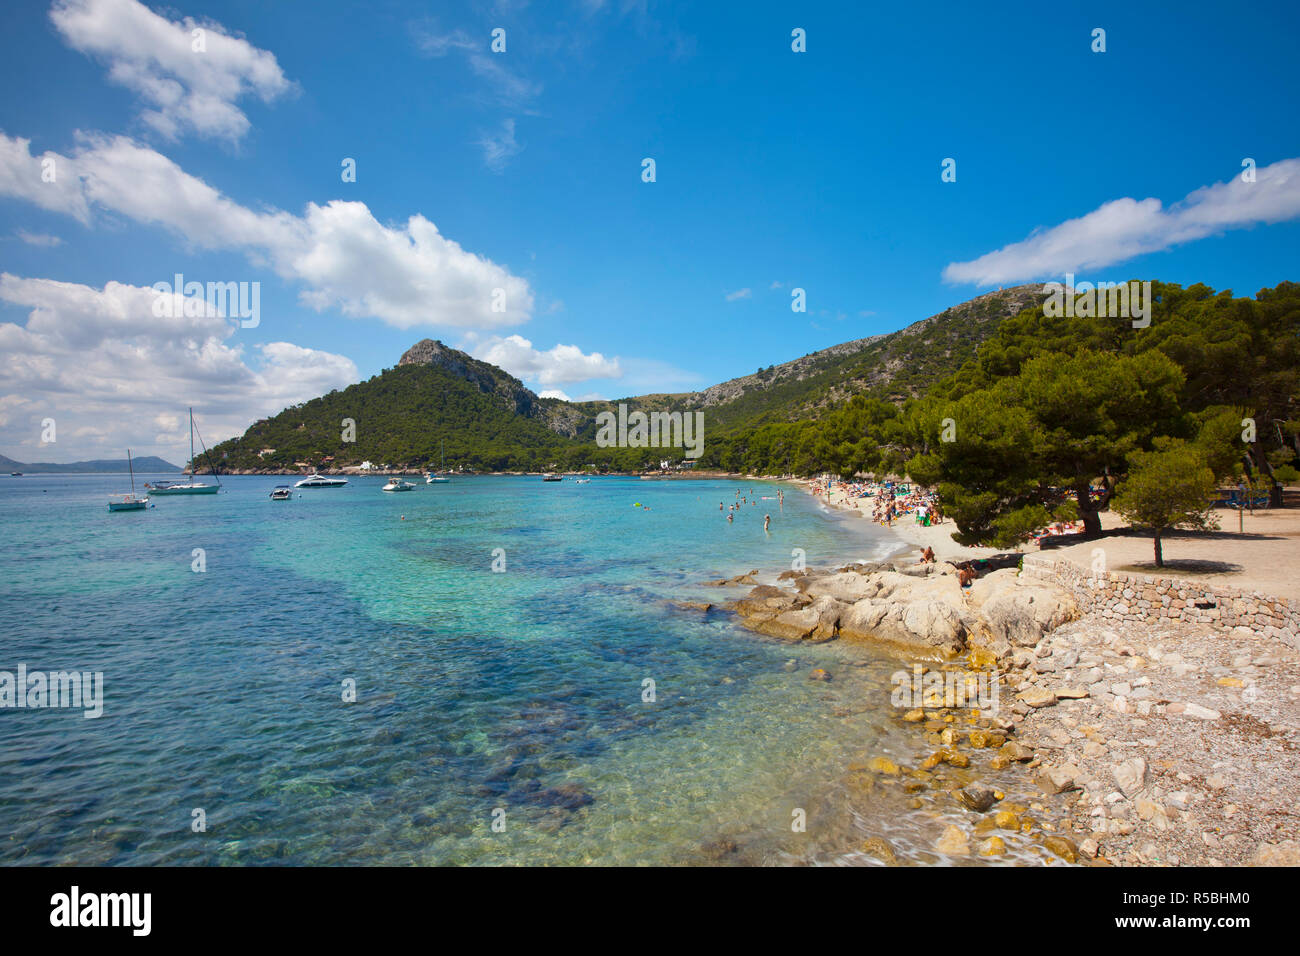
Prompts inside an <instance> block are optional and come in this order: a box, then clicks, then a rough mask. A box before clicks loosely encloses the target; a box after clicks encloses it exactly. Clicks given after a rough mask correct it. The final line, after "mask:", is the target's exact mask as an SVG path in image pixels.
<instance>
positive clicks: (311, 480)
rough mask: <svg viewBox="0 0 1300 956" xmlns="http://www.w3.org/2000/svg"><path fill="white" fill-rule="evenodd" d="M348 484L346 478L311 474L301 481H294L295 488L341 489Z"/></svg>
mask: <svg viewBox="0 0 1300 956" xmlns="http://www.w3.org/2000/svg"><path fill="white" fill-rule="evenodd" d="M347 483H348V480H347V479H346V478H328V477H326V476H325V475H321V474H311V475H308V476H307V477H306V478H304V479H302V480H301V481H295V482H294V483H293V486H294V487H295V488H342V487H343V486H344V485H346V484H347Z"/></svg>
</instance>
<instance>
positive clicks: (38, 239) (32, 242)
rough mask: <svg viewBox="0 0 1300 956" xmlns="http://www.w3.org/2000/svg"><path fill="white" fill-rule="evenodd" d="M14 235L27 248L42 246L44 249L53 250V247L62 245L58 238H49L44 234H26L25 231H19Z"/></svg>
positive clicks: (49, 236)
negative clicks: (26, 245) (27, 246)
mask: <svg viewBox="0 0 1300 956" xmlns="http://www.w3.org/2000/svg"><path fill="white" fill-rule="evenodd" d="M14 235H16V236H17V237H18V238H19V239H21V240H22V241H23V242H25V243H27V244H28V245H29V246H43V247H45V248H46V249H53V248H54V247H55V246H61V245H63V240H62V239H60V238H59V237H58V236H51V235H49V234H48V233H44V232H28V231H27V230H26V229H19V230H18V231H17V232H16V233H14Z"/></svg>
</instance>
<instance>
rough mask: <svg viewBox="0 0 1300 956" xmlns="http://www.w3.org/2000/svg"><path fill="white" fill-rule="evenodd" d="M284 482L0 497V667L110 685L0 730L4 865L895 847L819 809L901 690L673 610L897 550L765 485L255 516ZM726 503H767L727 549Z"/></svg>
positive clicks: (447, 491)
mask: <svg viewBox="0 0 1300 956" xmlns="http://www.w3.org/2000/svg"><path fill="white" fill-rule="evenodd" d="M139 481H140V479H139V478H137V485H138V483H139ZM282 481H283V479H277V478H263V477H230V478H225V479H223V484H224V487H225V490H224V491H223V492H222V493H221V494H219V495H216V496H208V497H193V498H184V497H170V498H156V499H154V504H155V506H154V507H153V508H151V509H149V510H148V511H144V512H130V513H117V514H110V513H109V512H108V510H107V496H108V494H109V493H111V492H117V491H121V490H123V488H124V486H125V476H122V477H117V476H93V477H86V476H40V475H35V476H25V477H22V478H3V479H0V527H2V528H3V529H4V540H5V543H4V546H3V548H0V582H3V584H2V585H0V621H3V634H4V639H3V651H2V656H0V670H8V671H11V672H12V671H15V670H16V669H17V666H18V665H19V664H25V665H26V666H27V667H28V669H29V670H50V671H53V670H72V669H75V670H84V671H102V672H103V674H104V682H105V697H106V700H105V704H104V715H103V716H102V717H100V718H99V719H89V720H88V719H85V718H84V717H83V716H82V713H81V712H80V711H77V710H54V709H46V710H31V709H23V710H18V709H6V710H0V841H2V842H0V862H2V863H29V864H38V863H39V864H46V863H78V864H91V865H98V864H159V863H194V864H216V865H221V864H249V863H278V864H335V863H347V864H367V863H383V864H449V863H469V864H478V863H549V864H571V863H616V864H630V863H695V862H727V861H735V862H745V863H755V862H769V863H773V862H791V861H815V862H836V861H840V860H841V859H843V857H842V854H843V853H844V852H845V850H846V848H847V847H849V846H850V844H851V843H852V841H853V838H854V837H855V835H857V836H860V835H861V833H862V832H864V828H865V830H870V831H871V832H880V831H882V829H883V831H885V832H890V833H891V835H892V836H893V837H894V838H895V839H896V840H899V841H901V842H902V845H906V843H907V839H908V836H907V834H908V824H907V823H906V821H904V820H903V819H901V818H900V819H897V820H894V819H889V820H881V819H876V820H864V819H863V818H862V814H861V812H860V811H852V812H850V811H849V810H847V809H845V808H843V807H839V809H838V810H837V809H835V808H836V807H837V806H839V805H838V804H837V803H836V800H835V794H834V788H835V786H836V785H835V784H834V783H833V781H835V780H836V779H838V778H839V777H840V776H842V771H843V767H844V765H845V762H846V760H849V759H852V757H854V756H857V755H861V754H862V753H863V752H864V749H870V750H872V752H879V751H880V750H882V749H883V750H885V751H888V750H889V748H890V746H891V745H893V744H894V743H895V741H893V740H892V738H891V735H895V734H898V733H899V731H897V729H895V724H896V722H894V723H891V722H889V721H885V720H883V719H882V718H881V717H880V716H879V714H880V711H881V710H882V707H881V704H882V701H881V698H880V696H879V695H878V694H876V693H874V692H872V693H871V694H869V693H868V692H869V690H870V689H871V688H878V686H879V683H880V681H881V679H882V678H881V674H883V673H884V672H885V671H886V670H888V669H892V667H893V666H894V665H891V664H889V663H888V662H885V661H879V662H876V661H871V660H869V659H868V660H865V661H864V660H863V659H861V653H862V652H861V651H860V650H858V651H855V653H856V654H857V655H858V657H857V658H856V659H854V660H850V659H849V657H848V656H847V655H848V654H849V652H848V650H847V649H845V648H842V647H839V646H837V645H823V646H818V647H808V646H795V645H790V644H787V643H784V642H780V641H775V640H771V639H767V638H763V637H759V636H756V635H753V634H751V633H750V632H748V631H744V630H743V629H740V628H738V627H736V626H735V625H734V624H733V623H732V621H731V620H730V618H729V617H728V616H727V615H725V614H722V613H719V612H716V611H715V612H709V613H705V612H702V611H699V610H691V609H687V608H682V607H680V606H678V605H677V604H676V603H675V602H679V601H684V600H700V599H703V600H710V601H714V602H717V601H719V600H722V599H725V598H727V597H732V596H736V595H738V594H739V593H743V592H741V591H738V590H735V589H728V590H727V591H725V592H723V591H721V590H720V589H718V588H709V587H706V586H702V585H701V584H700V582H702V581H704V580H706V579H709V578H717V577H722V576H728V575H733V574H736V573H738V572H743V571H748V570H751V569H761V570H762V571H764V572H766V573H769V574H775V573H776V572H779V571H780V570H783V569H785V568H788V567H789V566H790V563H791V560H792V559H791V551H792V549H794V548H802V549H803V550H804V551H805V552H806V555H807V562H808V565H809V566H813V567H816V566H827V565H830V564H833V563H837V562H842V561H846V560H856V559H876V558H880V557H882V556H884V555H886V554H888V553H890V552H892V551H894V550H896V549H898V547H899V545H898V542H897V541H896V540H894V539H892V538H891V537H889V536H887V535H886V533H885V532H883V531H882V530H880V529H878V528H874V527H872V526H870V525H869V523H868V522H863V521H860V520H851V519H846V518H844V517H842V516H840V515H837V514H832V513H829V512H827V511H826V510H825V508H824V507H823V506H821V505H820V504H819V503H818V502H817V501H815V500H814V499H811V498H810V497H808V496H807V495H805V494H803V493H802V492H800V491H798V490H797V489H796V488H794V487H793V486H778V485H775V484H766V483H759V482H753V483H750V482H745V483H743V484H738V483H736V482H727V481H705V480H701V481H668V482H658V481H639V480H636V479H623V478H597V479H594V480H593V481H591V482H590V483H589V484H582V485H579V484H576V483H574V482H573V481H572V480H566V481H564V482H561V483H558V484H557V483H550V484H548V483H543V482H542V481H540V480H539V479H537V478H521V477H477V478H458V479H455V480H453V482H451V483H450V484H445V485H424V484H420V485H419V487H418V488H417V489H416V490H415V491H413V492H410V493H406V494H397V495H392V494H384V493H381V492H380V490H379V488H380V485H381V484H382V483H383V482H382V480H381V479H370V478H362V479H353V480H352V481H351V482H350V484H349V485H348V486H347V487H346V488H343V489H338V490H334V489H302V490H300V491H297V492H295V497H294V499H293V500H291V501H284V502H274V501H271V500H269V499H268V497H267V495H268V493H269V491H270V489H271V488H272V487H273V486H274V485H275V484H278V483H281V482H282ZM778 487H784V488H785V504H784V507H781V506H780V505H779V504H778V502H777V501H776V500H775V495H776V494H777V489H778ZM737 489H740V490H741V491H742V493H743V494H746V495H748V494H750V492H751V489H752V491H753V493H754V494H755V495H759V496H764V495H768V496H773V497H772V500H764V501H760V503H759V505H758V506H757V507H755V506H745V507H743V508H742V510H741V512H740V515H739V517H737V519H736V520H735V522H734V524H730V525H729V524H728V523H727V521H726V518H725V513H724V512H720V511H719V510H718V504H719V502H727V503H732V502H734V501H735V500H736V498H735V492H736V490H737ZM637 503H640V504H641V505H643V507H635V505H636V504H637ZM764 514H771V515H772V528H771V533H770V534H765V533H764V531H763V521H762V518H763V515H764ZM195 549H202V550H203V558H204V561H205V562H206V570H205V571H203V572H201V573H198V572H195V571H194V570H193V569H192V568H193V564H194V562H195V555H194V551H195ZM495 549H503V553H504V560H505V571H504V572H501V573H497V572H494V571H493V570H492V565H493V561H494V550H495ZM501 553H502V552H496V554H497V556H498V557H499V556H500V555H501ZM813 667H826V668H827V669H829V670H831V671H832V673H833V674H834V675H835V677H836V680H834V681H833V682H831V683H829V684H826V683H820V682H817V681H812V680H809V678H808V672H809V671H810V669H811V668H813ZM647 679H649V680H653V681H654V685H655V699H654V701H652V702H651V701H646V700H643V691H644V687H645V684H644V682H645V681H646V680H647ZM345 680H354V681H355V682H356V695H357V699H356V702H355V703H345V702H344V701H343V700H342V697H343V691H342V685H343V682H344V681H345ZM873 682H874V683H873ZM196 808H201V809H202V810H203V811H204V814H205V815H206V821H207V829H206V832H195V831H194V830H193V829H192V827H191V820H192V818H193V817H192V813H193V811H194V810H195V809H196ZM795 808H801V809H804V810H805V812H807V813H808V814H809V826H808V832H807V833H794V832H792V829H791V818H792V813H793V812H794V809H795ZM494 811H495V812H496V817H497V819H499V820H504V825H505V829H504V832H497V831H494V829H493V826H492V824H493V819H494Z"/></svg>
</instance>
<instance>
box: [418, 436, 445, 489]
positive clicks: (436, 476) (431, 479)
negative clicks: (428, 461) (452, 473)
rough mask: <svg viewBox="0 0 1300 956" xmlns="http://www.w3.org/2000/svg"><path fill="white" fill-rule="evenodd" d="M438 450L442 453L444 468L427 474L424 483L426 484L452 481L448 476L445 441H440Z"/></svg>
mask: <svg viewBox="0 0 1300 956" xmlns="http://www.w3.org/2000/svg"><path fill="white" fill-rule="evenodd" d="M438 451H439V453H440V454H441V455H442V469H441V470H440V471H436V472H433V471H431V472H429V473H428V474H427V475H425V476H424V483H425V484H426V485H435V484H442V483H443V482H446V481H451V479H450V478H448V477H447V453H446V450H445V445H444V443H443V442H439V443H438Z"/></svg>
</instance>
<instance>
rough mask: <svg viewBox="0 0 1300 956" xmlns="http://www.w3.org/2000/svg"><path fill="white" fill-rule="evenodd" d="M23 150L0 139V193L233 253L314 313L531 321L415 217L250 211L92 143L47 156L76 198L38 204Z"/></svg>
mask: <svg viewBox="0 0 1300 956" xmlns="http://www.w3.org/2000/svg"><path fill="white" fill-rule="evenodd" d="M29 145H30V144H29V142H28V141H27V140H21V139H10V138H9V137H7V136H5V134H3V133H0V195H11V196H17V197H19V198H22V199H27V200H29V201H34V202H38V204H42V205H46V208H59V209H60V211H64V212H68V213H69V214H71V215H76V214H77V212H78V210H88V209H89V208H90V207H92V206H98V207H100V208H102V209H105V210H108V211H110V212H113V213H117V214H119V215H123V216H126V217H128V218H130V219H133V220H135V221H136V222H141V223H147V224H152V225H158V226H162V227H163V228H165V229H169V230H171V231H172V232H174V233H176V234H178V235H180V236H181V237H182V238H184V239H185V240H186V241H187V242H188V243H190V244H192V245H194V246H198V247H201V248H207V249H234V250H238V251H241V252H243V253H244V254H245V255H246V256H247V257H248V258H249V259H250V260H251V261H252V262H253V263H254V264H255V265H257V266H261V265H263V264H267V263H269V265H270V266H271V268H273V269H274V270H275V272H276V273H277V274H279V275H280V276H282V277H284V278H286V279H290V280H292V281H295V282H300V283H302V284H303V285H305V286H306V288H305V289H304V290H303V291H302V292H301V293H300V297H301V299H302V301H303V302H304V303H306V304H307V305H309V306H311V307H312V308H315V309H317V310H322V309H326V308H337V309H338V310H339V311H340V312H342V313H343V314H344V315H347V316H351V317H373V318H378V319H380V320H382V321H384V322H386V323H388V324H389V325H392V326H395V327H397V328H403V329H406V328H412V327H415V326H444V327H449V328H474V329H494V328H505V327H509V326H512V325H518V324H519V323H521V322H526V321H527V320H528V319H529V317H530V316H531V314H532V310H533V293H532V289H531V288H530V287H529V285H528V282H527V280H525V279H522V278H519V277H517V276H514V275H512V274H511V273H510V272H509V271H508V270H507V269H505V268H504V267H502V266H499V265H497V264H496V263H494V262H492V261H491V260H489V259H486V258H484V257H483V256H479V255H475V254H474V253H471V252H468V251H466V250H465V249H463V248H462V247H461V246H460V244H459V243H457V242H455V241H454V240H451V239H448V238H446V237H445V236H443V235H442V234H441V233H440V232H439V231H438V227H437V226H435V225H434V224H433V223H432V222H430V221H429V220H428V219H426V218H424V217H423V216H421V215H418V214H417V215H414V216H411V217H410V218H409V219H408V220H407V222H406V223H405V224H404V225H396V226H394V225H384V224H382V223H380V222H379V221H378V220H376V219H375V217H374V215H373V214H372V213H371V212H370V209H369V208H368V207H367V206H366V204H365V203H361V202H344V201H342V200H333V201H331V202H329V203H326V204H325V205H323V206H322V205H317V204H316V203H308V205H307V208H306V210H305V211H304V213H303V215H301V216H294V215H293V214H291V213H288V212H283V211H281V210H277V209H265V210H261V211H255V210H252V209H249V208H247V207H245V206H241V205H239V204H238V203H236V202H234V201H233V200H231V199H229V198H227V197H226V196H223V195H222V194H221V193H220V192H219V191H217V190H216V189H214V188H213V187H212V186H209V185H208V184H207V183H205V182H203V181H202V180H201V179H197V178H196V177H194V176H191V175H189V174H188V173H186V172H185V171H184V170H183V169H181V168H180V167H179V166H177V165H176V164H175V163H174V162H172V161H171V160H170V159H168V158H167V157H166V156H163V155H162V154H161V153H158V152H156V151H154V150H152V149H149V148H147V147H144V146H141V145H140V144H138V143H136V142H134V141H133V140H131V139H129V138H127V137H123V136H116V137H105V136H94V135H83V136H81V137H79V146H78V148H77V150H76V151H75V152H74V154H73V155H72V156H71V157H62V156H56V154H52V153H47V154H46V156H49V157H54V158H55V159H56V165H57V167H58V168H59V169H61V170H62V172H60V173H59V176H60V177H61V178H62V182H61V185H60V186H59V188H60V189H64V190H66V189H68V188H69V187H68V185H67V183H69V182H70V183H73V184H75V187H74V188H75V189H76V190H77V191H76V192H74V193H71V194H67V195H63V196H62V197H61V198H59V199H58V200H57V203H56V204H55V205H47V204H46V203H42V202H41V198H45V197H44V194H42V193H40V192H39V190H40V187H41V186H42V185H43V184H42V183H41V182H40V175H39V172H40V160H39V159H38V158H36V157H33V156H32V155H31V153H30V150H29ZM33 175H34V176H35V177H36V178H35V180H34V181H33V179H32V176H33ZM33 182H34V185H33ZM49 202H51V203H54V200H52V199H51V200H49ZM87 218H88V213H87ZM176 271H180V270H176ZM159 278H160V279H163V278H167V276H160V277H159ZM195 278H197V277H195ZM220 278H222V279H226V278H230V277H220ZM498 289H499V290H501V292H502V293H503V295H501V296H498V294H497V290H498ZM498 304H500V306H501V307H502V308H501V310H500V311H497V310H495V308H494V307H495V306H497V305H498Z"/></svg>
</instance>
